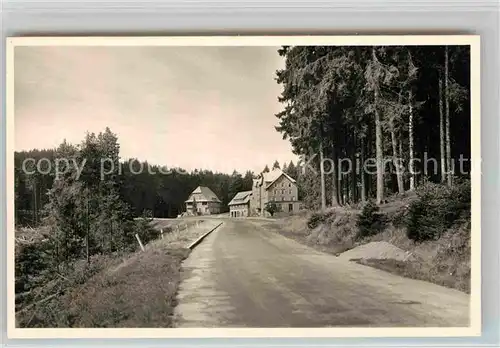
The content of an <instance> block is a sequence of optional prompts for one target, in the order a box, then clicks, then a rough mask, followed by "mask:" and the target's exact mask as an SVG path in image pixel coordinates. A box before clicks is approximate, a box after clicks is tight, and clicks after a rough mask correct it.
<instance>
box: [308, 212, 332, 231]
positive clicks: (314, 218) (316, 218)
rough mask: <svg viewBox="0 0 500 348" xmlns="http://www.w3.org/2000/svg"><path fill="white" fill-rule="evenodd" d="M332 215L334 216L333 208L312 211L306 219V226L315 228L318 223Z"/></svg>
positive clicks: (323, 221) (322, 222)
mask: <svg viewBox="0 0 500 348" xmlns="http://www.w3.org/2000/svg"><path fill="white" fill-rule="evenodd" d="M334 216H335V211H334V210H327V211H318V212H314V213H312V214H311V216H310V217H309V219H308V220H307V227H308V228H309V229H311V230H312V229H315V228H316V227H318V226H319V225H321V224H324V223H325V222H327V221H328V220H330V219H332V218H333V217H334Z"/></svg>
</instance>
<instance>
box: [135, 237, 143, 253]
mask: <svg viewBox="0 0 500 348" xmlns="http://www.w3.org/2000/svg"><path fill="white" fill-rule="evenodd" d="M135 238H136V239H137V241H138V242H139V246H140V247H141V250H142V251H144V245H142V242H141V239H140V238H139V235H138V234H137V233H136V234H135Z"/></svg>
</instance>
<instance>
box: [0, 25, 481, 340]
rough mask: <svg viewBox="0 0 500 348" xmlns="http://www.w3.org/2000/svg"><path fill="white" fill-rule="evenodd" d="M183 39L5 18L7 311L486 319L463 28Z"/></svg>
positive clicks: (165, 320) (260, 320)
mask: <svg viewBox="0 0 500 348" xmlns="http://www.w3.org/2000/svg"><path fill="white" fill-rule="evenodd" d="M377 38H378V39H377ZM383 38H385V39H383ZM184 39H185V41H182V40H183V39H182V38H180V37H178V38H170V41H169V38H168V37H163V38H161V37H157V38H149V39H147V40H146V39H144V40H143V41H141V38H138V37H136V38H132V37H130V38H126V37H122V38H100V39H99V38H94V39H92V38H90V37H88V38H82V37H80V38H71V37H67V38H50V37H46V38H29V37H27V38H12V39H9V40H10V42H8V46H9V50H10V51H9V52H10V53H8V54H9V57H10V62H9V61H8V63H10V64H9V65H8V67H7V76H8V81H7V86H8V88H7V92H8V93H10V94H9V95H10V99H8V100H7V101H8V103H9V102H10V104H8V105H9V106H8V116H9V118H8V122H9V121H10V126H9V127H8V128H7V132H8V136H9V137H10V146H11V148H8V151H10V154H8V157H7V160H8V163H7V166H8V169H10V172H9V176H8V178H9V177H10V178H11V179H12V180H11V182H10V183H11V187H8V190H9V191H10V192H8V195H9V194H10V197H11V202H10V203H9V204H10V206H9V207H8V209H10V210H8V211H10V214H9V216H8V218H10V220H8V221H10V225H11V226H10V229H11V230H9V231H8V238H9V246H10V247H11V250H10V249H9V250H10V253H9V257H10V258H11V259H12V260H11V264H10V265H11V266H12V267H10V268H11V269H10V271H11V272H12V275H13V276H12V284H9V285H10V287H11V292H10V294H11V295H12V298H10V297H9V301H11V304H10V305H11V309H12V312H11V314H12V318H11V320H12V325H13V326H14V328H15V330H18V329H22V332H23V334H25V335H28V336H29V335H30V334H29V332H30V330H34V331H33V332H37V331H36V330H38V329H54V330H50V335H52V336H57V335H58V331H57V329H87V330H86V331H85V332H84V333H82V332H77V331H75V333H74V335H86V337H91V336H92V332H93V331H92V329H98V328H99V329H128V330H125V331H122V333H123V334H124V335H126V336H127V337H133V335H134V329H169V330H167V331H165V334H164V335H165V337H168V336H169V335H172V336H175V335H176V332H179V335H180V336H184V337H195V336H196V337H201V336H203V335H208V336H211V334H210V330H219V331H218V332H219V333H220V332H227V333H228V334H229V335H230V334H231V332H233V333H234V332H240V333H245V334H247V335H246V336H248V334H250V333H251V331H245V330H250V329H255V330H259V329H260V331H255V332H259V334H256V335H260V336H269V335H273V334H274V333H276V334H279V335H283V336H294V335H297V334H298V333H299V332H304V333H306V334H307V330H320V331H315V332H316V334H318V335H319V336H329V335H331V336H335V335H337V334H338V335H342V334H341V333H340V332H341V330H344V329H349V330H351V329H359V330H358V331H356V332H358V333H357V334H354V333H353V332H354V331H349V332H350V334H349V335H362V334H366V333H369V332H370V331H368V330H378V329H386V330H388V329H393V330H395V331H394V332H396V330H412V329H414V330H421V331H414V332H413V333H412V334H413V335H422V334H423V333H425V332H426V331H425V330H429V331H428V332H427V333H432V330H434V331H433V333H434V334H435V335H440V334H445V333H447V332H452V331H447V329H450V330H455V331H454V333H456V334H458V335H461V334H466V333H467V332H476V333H477V332H478V330H480V327H479V325H480V321H479V320H480V318H479V316H480V290H481V289H480V264H479V262H480V245H479V243H480V233H481V231H480V215H479V214H480V196H479V195H480V193H479V191H480V172H479V169H478V168H480V160H481V159H480V157H479V156H480V152H479V138H478V136H477V135H478V134H479V133H478V131H475V129H476V130H477V129H478V127H479V124H480V108H479V89H478V88H479V59H478V55H479V54H478V53H477V52H478V50H479V40H478V37H477V36H472V35H470V36H467V35H465V36H448V37H447V36H432V35H430V36H427V37H425V36H415V37H414V38H413V39H412V36H381V37H377V36H362V37H359V36H358V37H335V36H329V37H325V36H322V37H319V39H317V40H315V38H314V36H311V37H293V36H290V37H272V36H270V37H261V38H260V39H261V44H259V41H258V39H259V37H247V38H245V37H219V38H217V37H210V36H207V37H198V38H194V37H188V38H184ZM92 40H95V42H94V43H93V41H92ZM9 159H10V160H9ZM8 197H9V196H8ZM195 329H202V330H203V331H200V332H202V333H201V334H196V331H195ZM263 329H267V330H269V331H266V330H263ZM221 330H222V331H221ZM224 330H226V331H224ZM231 330H240V331H231ZM242 330H243V331H242ZM273 330H274V331H273ZM280 330H282V331H280ZM336 330H337V331H336ZM468 330H472V331H468ZM38 332H41V331H38ZM64 332H66V334H65V335H67V336H65V337H72V335H73V334H72V333H71V330H69V331H67V330H66V331H64ZM311 332H312V331H311ZM336 332H338V333H336ZM373 332H374V334H376V333H375V332H376V331H373ZM384 332H385V334H386V335H388V336H390V332H391V331H384ZM403 332H404V331H399V333H397V335H399V336H401V335H402V333H403ZM46 334H47V335H48V333H47V332H46ZM120 335H122V334H120ZM52 336H51V337H52Z"/></svg>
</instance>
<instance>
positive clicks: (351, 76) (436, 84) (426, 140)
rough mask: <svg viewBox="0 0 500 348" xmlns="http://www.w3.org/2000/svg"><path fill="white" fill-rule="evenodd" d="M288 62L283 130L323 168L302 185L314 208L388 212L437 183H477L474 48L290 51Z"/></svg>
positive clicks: (280, 78)
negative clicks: (399, 199) (362, 205)
mask: <svg viewBox="0 0 500 348" xmlns="http://www.w3.org/2000/svg"><path fill="white" fill-rule="evenodd" d="M278 53H279V55H280V56H282V57H284V59H285V60H286V65H285V68H284V69H282V70H279V71H277V77H276V80H277V82H278V83H279V84H280V85H282V87H283V92H282V94H281V96H280V97H279V101H280V102H281V103H282V104H283V110H282V111H281V112H280V113H279V114H277V115H276V116H277V117H278V119H279V125H278V126H277V127H276V129H277V131H279V132H281V133H282V134H283V138H284V139H289V140H290V142H291V144H292V147H293V150H294V152H295V153H296V154H297V155H305V156H306V157H305V158H307V157H309V158H310V156H311V155H312V154H317V156H316V157H315V158H314V160H313V161H311V163H313V164H314V165H315V166H316V167H317V168H320V169H321V167H323V170H319V173H320V174H319V175H320V178H318V176H317V175H316V174H315V173H313V172H312V171H304V172H303V173H302V175H301V178H300V180H299V185H300V187H301V191H302V193H303V197H302V198H303V200H304V202H305V203H306V205H307V206H309V207H310V208H323V209H324V208H325V207H326V206H337V205H343V204H347V203H349V204H350V203H357V202H360V201H365V200H367V199H369V198H374V199H375V200H376V202H377V203H379V204H380V203H382V202H384V201H385V200H386V198H387V196H389V195H392V194H401V193H404V192H405V191H407V190H413V189H415V187H416V186H418V185H420V184H422V183H424V182H427V181H431V182H443V183H444V184H446V185H449V186H451V185H453V182H454V178H455V177H456V176H463V177H466V178H467V177H468V176H469V174H468V171H469V169H470V163H469V160H470V122H471V121H470V96H469V92H470V77H469V75H470V57H469V47H468V46H387V47H381V46H378V47H371V46H370V47H366V46H342V47H340V46H339V47H335V46H296V47H287V46H284V47H282V48H280V49H279V51H278ZM460 157H462V158H464V159H465V160H464V161H462V167H463V168H462V169H460V170H459V166H460V163H459V162H458V161H459V158H460ZM323 158H324V159H331V160H332V161H322V159H323ZM340 159H344V160H343V161H339V160H340ZM345 159H349V160H350V163H351V164H352V166H353V167H352V170H348V169H349V168H348V165H349V164H348V163H347V161H345ZM370 159H371V160H372V161H369V160H370ZM432 159H434V161H432ZM418 160H419V161H418ZM426 160H428V161H427V162H426ZM321 163H323V165H321ZM363 163H365V165H366V166H372V167H370V169H369V170H370V171H371V172H372V173H370V174H369V173H367V170H366V169H365V170H363V167H362V164H363ZM425 163H427V165H426V164H425ZM332 164H333V168H326V167H325V166H327V165H330V166H331V165H332ZM435 167H436V168H435ZM365 168H368V167H365ZM371 168H375V169H371ZM325 173H328V174H330V173H332V174H333V175H326V174H325Z"/></svg>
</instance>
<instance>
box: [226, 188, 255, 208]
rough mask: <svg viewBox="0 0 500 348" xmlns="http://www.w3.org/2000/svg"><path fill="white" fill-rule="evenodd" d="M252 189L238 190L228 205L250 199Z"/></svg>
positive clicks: (242, 202)
mask: <svg viewBox="0 0 500 348" xmlns="http://www.w3.org/2000/svg"><path fill="white" fill-rule="evenodd" d="M251 195H252V191H242V192H238V193H237V194H236V195H235V196H234V197H233V199H232V200H231V202H229V204H228V205H236V204H245V203H248V201H249V200H250V196H251Z"/></svg>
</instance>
